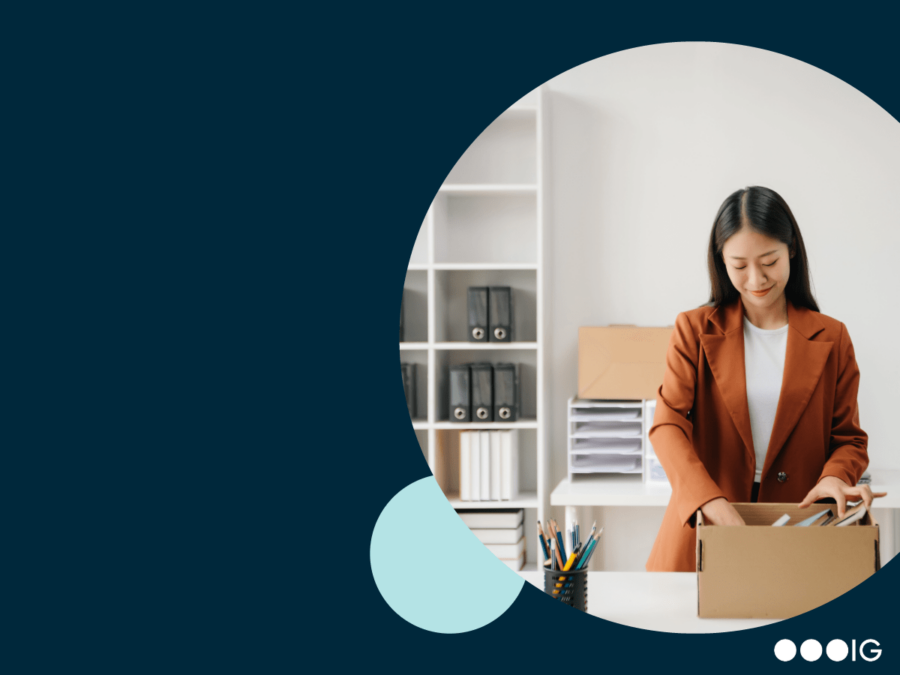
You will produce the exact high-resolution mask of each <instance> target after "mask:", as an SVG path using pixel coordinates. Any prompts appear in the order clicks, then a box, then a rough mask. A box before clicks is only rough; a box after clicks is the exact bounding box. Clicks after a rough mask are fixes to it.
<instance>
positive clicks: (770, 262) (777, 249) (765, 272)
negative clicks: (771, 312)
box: [722, 225, 792, 310]
mask: <svg viewBox="0 0 900 675" xmlns="http://www.w3.org/2000/svg"><path fill="white" fill-rule="evenodd" d="M791 257H792V256H791V255H790V252H789V250H788V245H787V244H785V243H784V242H781V241H779V240H777V239H772V238H771V237H767V236H766V235H764V234H761V233H759V232H757V231H756V230H754V229H753V228H752V227H749V226H746V225H745V226H744V227H742V228H741V229H740V231H739V232H738V233H737V234H734V235H732V236H731V238H730V239H729V240H728V241H726V242H725V245H724V246H723V247H722V258H723V259H724V260H725V269H727V270H728V278H729V279H731V283H733V284H734V287H735V288H736V289H737V290H738V292H739V293H740V294H741V300H743V301H744V306H745V307H747V306H750V307H755V308H757V309H762V310H765V309H769V308H772V307H778V306H779V305H780V304H781V302H782V298H783V297H784V287H785V286H786V285H787V282H788V278H790V276H791Z"/></svg>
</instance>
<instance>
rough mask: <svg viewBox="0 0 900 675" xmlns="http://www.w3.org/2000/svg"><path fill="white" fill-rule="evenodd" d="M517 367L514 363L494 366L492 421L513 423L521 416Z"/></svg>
mask: <svg viewBox="0 0 900 675" xmlns="http://www.w3.org/2000/svg"><path fill="white" fill-rule="evenodd" d="M521 401H522V399H521V390H520V388H519V366H518V364H515V363H497V364H495V365H494V420H495V421H497V422H515V421H516V420H518V419H519V415H521V409H522V403H521Z"/></svg>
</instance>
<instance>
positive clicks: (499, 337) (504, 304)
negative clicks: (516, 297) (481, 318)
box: [488, 286, 513, 342]
mask: <svg viewBox="0 0 900 675" xmlns="http://www.w3.org/2000/svg"><path fill="white" fill-rule="evenodd" d="M489 296H490V303H489V309H488V317H489V319H490V322H489V323H488V326H489V333H490V341H491V342H512V339H513V335H512V331H513V320H512V319H513V307H512V289H511V288H510V287H509V286H491V287H490V292H489Z"/></svg>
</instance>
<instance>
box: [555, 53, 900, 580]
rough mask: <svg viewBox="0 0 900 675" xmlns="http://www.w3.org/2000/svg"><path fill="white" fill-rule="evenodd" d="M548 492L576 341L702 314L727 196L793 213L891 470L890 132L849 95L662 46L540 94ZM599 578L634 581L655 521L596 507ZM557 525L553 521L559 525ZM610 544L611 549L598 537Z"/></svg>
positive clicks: (838, 86)
mask: <svg viewBox="0 0 900 675" xmlns="http://www.w3.org/2000/svg"><path fill="white" fill-rule="evenodd" d="M549 87H550V93H551V95H550V97H549V104H550V114H551V135H550V175H551V194H550V197H551V209H552V211H551V215H552V218H551V222H550V227H551V228H552V234H551V242H552V246H551V256H552V257H551V260H552V265H551V267H550V270H549V284H550V288H549V298H548V299H549V306H550V311H551V314H552V325H553V329H552V335H551V336H550V337H551V341H550V343H549V344H550V345H551V346H552V353H551V354H550V355H549V356H550V360H549V363H548V373H547V375H548V382H549V386H550V396H551V402H552V408H551V415H550V433H551V447H550V488H551V490H552V489H553V488H554V487H555V486H556V484H557V483H558V482H559V480H561V479H562V478H563V477H564V476H565V473H566V459H565V447H566V438H565V434H566V428H565V427H566V425H565V408H566V399H567V398H568V397H569V396H571V395H573V394H574V393H575V391H576V389H577V346H578V342H577V329H578V327H579V326H584V325H604V324H609V323H634V324H637V325H644V326H654V325H669V324H672V323H673V322H674V319H675V316H676V315H677V314H678V313H679V312H680V311H683V310H686V309H690V308H693V307H697V306H698V305H700V304H702V303H704V302H705V301H706V300H707V299H708V294H709V285H708V277H707V273H706V246H707V242H708V237H709V232H710V228H711V227H712V220H713V218H714V216H715V214H716V211H717V209H718V207H719V205H720V204H721V202H722V201H723V200H724V199H725V197H726V196H728V195H729V194H730V193H731V192H733V191H735V190H737V189H739V188H742V187H746V186H749V185H764V186H766V187H770V188H772V189H774V190H776V191H777V192H779V193H780V194H781V195H782V196H783V197H784V198H785V199H786V200H787V202H788V204H790V206H791V209H792V210H793V212H794V215H795V216H796V218H797V221H798V223H799V225H800V228H801V231H802V232H803V236H804V238H805V242H806V247H807V252H808V254H809V257H810V263H811V269H812V276H813V283H814V287H815V291H816V297H817V299H818V302H819V306H820V308H821V310H822V311H823V312H824V313H825V314H828V315H830V316H833V317H835V318H837V319H839V320H840V321H843V322H844V323H845V324H846V325H847V327H848V329H849V331H850V336H851V337H852V339H853V342H854V345H855V347H856V355H857V360H858V362H859V367H860V371H861V384H860V394H859V403H860V410H861V421H862V425H863V428H864V429H865V430H866V431H867V432H868V433H869V456H870V461H871V462H870V468H873V469H877V468H884V469H887V468H891V469H898V468H900V447H898V444H897V443H896V442H895V440H894V437H893V435H892V433H891V430H892V428H891V424H892V422H893V418H894V417H895V416H896V414H897V413H896V412H895V410H896V402H897V389H896V383H897V379H898V378H897V375H898V372H900V348H898V345H897V337H900V318H898V315H897V313H895V312H894V311H893V305H894V299H893V291H894V289H895V288H896V286H897V285H898V279H900V275H898V272H897V269H898V266H900V246H898V244H900V228H898V226H897V220H898V218H897V214H898V210H900V209H898V206H900V201H898V196H897V186H900V124H898V123H897V121H896V120H894V119H893V118H892V117H891V116H890V115H889V114H888V113H886V112H885V111H884V110H882V109H881V108H880V107H879V106H878V105H877V104H876V103H874V102H873V101H871V100H869V99H868V98H866V96H865V95H864V94H862V93H860V92H859V91H857V90H855V89H853V88H852V87H851V86H849V85H848V84H846V83H844V82H842V81H841V80H838V79H837V78H835V77H833V76H831V75H829V74H828V73H825V72H823V71H821V70H818V69H817V68H815V67H813V66H810V65H808V64H805V63H802V62H800V61H796V60H794V59H791V58H788V57H786V56H781V55H779V54H775V53H772V52H767V51H763V50H760V49H754V48H750V47H742V46H736V45H727V44H718V43H700V42H690V43H671V44H664V45H653V46H649V47H641V48H638V49H632V50H628V51H625V52H620V53H617V54H613V55H610V56H606V57H603V58H601V59H597V60H595V61H592V62H590V63H586V64H584V65H581V66H579V67H577V68H574V69H572V70H570V71H568V72H566V73H563V74H562V75H559V76H558V77H556V78H554V79H553V80H552V81H551V82H550V84H549ZM585 511H586V512H584V513H582V514H579V515H580V516H581V519H582V521H585V520H588V519H590V518H592V517H599V518H601V519H603V520H604V522H605V525H606V527H607V530H606V532H613V531H620V532H622V531H627V532H629V535H628V537H625V536H623V537H621V538H620V539H619V541H617V542H612V541H609V540H608V541H607V546H606V547H605V551H604V554H605V555H606V558H605V559H604V561H603V562H604V563H605V565H604V566H605V568H606V569H623V570H624V569H633V570H643V569H644V562H645V561H646V558H647V555H648V554H649V551H650V546H651V545H652V543H653V539H654V537H655V534H656V531H657V530H658V528H659V523H660V522H661V521H662V513H663V510H662V509H657V508H642V509H641V510H640V517H636V514H635V511H634V510H628V509H622V508H616V509H606V510H605V513H604V511H603V510H601V509H594V510H593V513H590V512H587V511H589V510H585ZM554 515H555V517H557V518H560V519H561V518H562V515H563V514H562V513H561V510H557V511H556V512H555V514H554ZM604 538H605V539H606V535H604Z"/></svg>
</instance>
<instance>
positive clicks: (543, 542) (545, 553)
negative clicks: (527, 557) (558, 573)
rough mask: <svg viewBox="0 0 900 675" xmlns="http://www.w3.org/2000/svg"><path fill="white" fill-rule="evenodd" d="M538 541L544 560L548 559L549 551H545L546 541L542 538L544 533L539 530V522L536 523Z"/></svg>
mask: <svg viewBox="0 0 900 675" xmlns="http://www.w3.org/2000/svg"><path fill="white" fill-rule="evenodd" d="M537 532H538V539H540V540H541V549H542V550H543V551H544V560H549V559H550V551H549V550H548V549H547V540H546V539H545V538H544V531H543V530H542V529H541V521H537Z"/></svg>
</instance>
